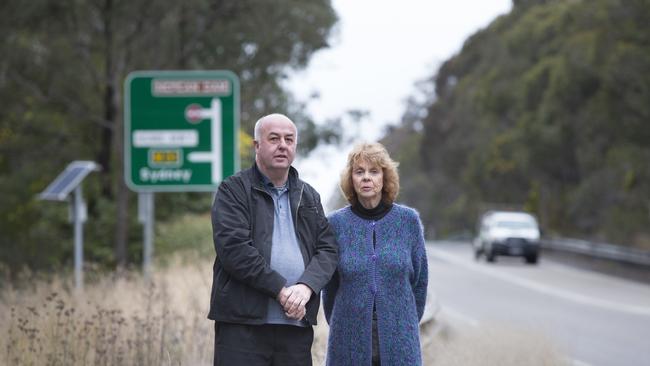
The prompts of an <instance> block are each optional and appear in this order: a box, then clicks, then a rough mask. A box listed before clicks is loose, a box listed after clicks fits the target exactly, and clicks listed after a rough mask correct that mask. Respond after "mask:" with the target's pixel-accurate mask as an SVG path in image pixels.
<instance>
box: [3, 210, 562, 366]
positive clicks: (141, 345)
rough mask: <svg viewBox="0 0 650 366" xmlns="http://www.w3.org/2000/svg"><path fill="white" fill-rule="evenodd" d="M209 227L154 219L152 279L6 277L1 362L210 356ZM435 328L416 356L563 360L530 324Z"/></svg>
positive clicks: (203, 360) (142, 363)
mask: <svg viewBox="0 0 650 366" xmlns="http://www.w3.org/2000/svg"><path fill="white" fill-rule="evenodd" d="M210 234H211V229H210V222H209V216H208V215H187V216H183V217H181V218H180V219H179V220H177V221H175V222H174V223H172V224H168V225H159V227H158V229H157V237H156V250H157V251H156V253H157V258H158V261H157V262H156V268H155V270H154V271H153V276H152V278H151V281H145V280H144V279H143V278H142V276H141V274H140V272H139V271H138V270H137V269H136V268H133V269H131V270H127V271H125V272H122V273H121V275H109V276H107V275H106V273H103V272H101V271H87V272H86V278H87V282H86V285H85V288H84V290H83V292H80V293H76V292H75V291H74V290H73V288H72V276H70V275H69V274H60V275H55V276H47V277H45V276H42V275H39V274H34V273H27V272H24V273H23V275H22V276H20V277H21V278H20V280H18V281H15V282H14V283H15V285H12V282H6V281H3V283H4V285H3V286H2V287H1V288H0V334H3V337H0V365H34V366H37V365H38V366H40V365H52V366H54V365H65V366H76V365H107V366H108V365H115V366H117V365H120V366H122V365H134V366H135V365H138V366H149V365H151V366H153V365H156V366H161V365H163V366H165V365H170V366H171V365H191V366H201V365H206V366H207V365H211V364H212V352H213V342H214V329H213V323H212V322H211V321H209V320H208V319H207V318H206V314H207V310H208V305H209V295H210V286H211V281H212V280H211V279H212V259H213V258H214V257H213V256H214V252H213V249H212V241H211V235H210ZM436 321H437V322H440V321H444V320H440V319H437V320H436ZM439 329H440V328H437V327H436V326H434V324H429V325H425V326H423V328H422V347H423V358H424V361H425V365H440V366H456V365H457V366H461V365H464V366H467V365H469V366H471V365H502V366H509V365H512V366H515V365H517V366H518V365H523V364H525V365H533V366H535V365H540V366H546V365H562V362H561V360H562V358H561V357H560V356H559V353H558V352H557V350H556V349H555V348H554V347H553V346H552V344H551V342H550V341H548V340H547V339H545V338H544V337H542V336H540V335H537V334H535V333H534V332H532V331H529V332H524V331H514V330H510V329H506V328H505V327H502V326H494V327H490V328H488V329H487V330H483V328H481V330H480V331H479V330H477V331H475V332H469V333H465V332H464V331H456V330H455V329H452V328H450V327H444V328H442V329H443V330H442V331H441V330H439ZM327 334H328V327H327V324H326V322H325V320H324V318H323V316H322V314H320V318H319V325H318V326H317V327H316V328H315V339H314V345H313V348H312V354H313V358H314V365H322V364H323V362H324V359H325V354H326V346H327ZM481 360H489V362H487V363H485V362H483V363H481Z"/></svg>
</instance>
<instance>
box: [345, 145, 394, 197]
mask: <svg viewBox="0 0 650 366" xmlns="http://www.w3.org/2000/svg"><path fill="white" fill-rule="evenodd" d="M359 161H366V162H368V163H371V164H374V165H377V166H378V167H380V168H381V169H382V173H383V175H384V179H383V181H384V186H383V187H382V189H381V200H382V201H384V202H385V203H393V202H395V198H397V195H398V194H399V175H398V174H397V166H398V165H399V163H397V162H395V161H393V159H391V158H390V156H389V155H388V151H386V148H385V147H384V145H382V144H380V143H378V142H373V143H361V144H358V145H356V146H355V147H354V148H352V151H350V153H349V154H348V162H347V165H346V167H345V169H344V170H343V172H342V173H341V182H340V184H339V186H340V187H341V191H342V192H343V195H344V196H345V198H346V199H347V200H348V202H349V203H350V204H352V205H354V204H356V203H357V202H358V199H357V193H356V192H355V191H354V185H353V184H352V169H353V168H354V164H356V163H358V162H359Z"/></svg>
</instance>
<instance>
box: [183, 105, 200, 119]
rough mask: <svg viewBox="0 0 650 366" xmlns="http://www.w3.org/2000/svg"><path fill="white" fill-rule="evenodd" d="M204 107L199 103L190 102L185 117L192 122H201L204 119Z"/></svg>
mask: <svg viewBox="0 0 650 366" xmlns="http://www.w3.org/2000/svg"><path fill="white" fill-rule="evenodd" d="M202 110H203V107H202V106H201V105H199V104H190V105H188V106H187V107H186V108H185V119H186V120H187V122H190V123H199V122H201V121H202V120H203V117H202V116H201V113H202Z"/></svg>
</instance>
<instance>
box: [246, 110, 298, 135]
mask: <svg viewBox="0 0 650 366" xmlns="http://www.w3.org/2000/svg"><path fill="white" fill-rule="evenodd" d="M278 117H280V118H286V119H287V120H289V121H291V118H289V117H287V116H285V115H284V114H281V113H271V114H267V115H266V116H264V117H262V118H260V119H258V120H257V122H255V128H254V129H253V140H255V141H259V140H260V139H261V138H262V136H260V134H261V133H262V131H261V130H262V125H263V124H264V122H265V121H266V120H268V119H271V118H278ZM291 123H293V125H294V127H296V141H298V127H297V126H296V124H295V123H294V122H293V121H291Z"/></svg>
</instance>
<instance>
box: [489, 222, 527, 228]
mask: <svg viewBox="0 0 650 366" xmlns="http://www.w3.org/2000/svg"><path fill="white" fill-rule="evenodd" d="M495 226H496V227H498V228H504V229H536V228H537V225H535V224H534V223H532V222H530V221H497V222H496V225H495Z"/></svg>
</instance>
